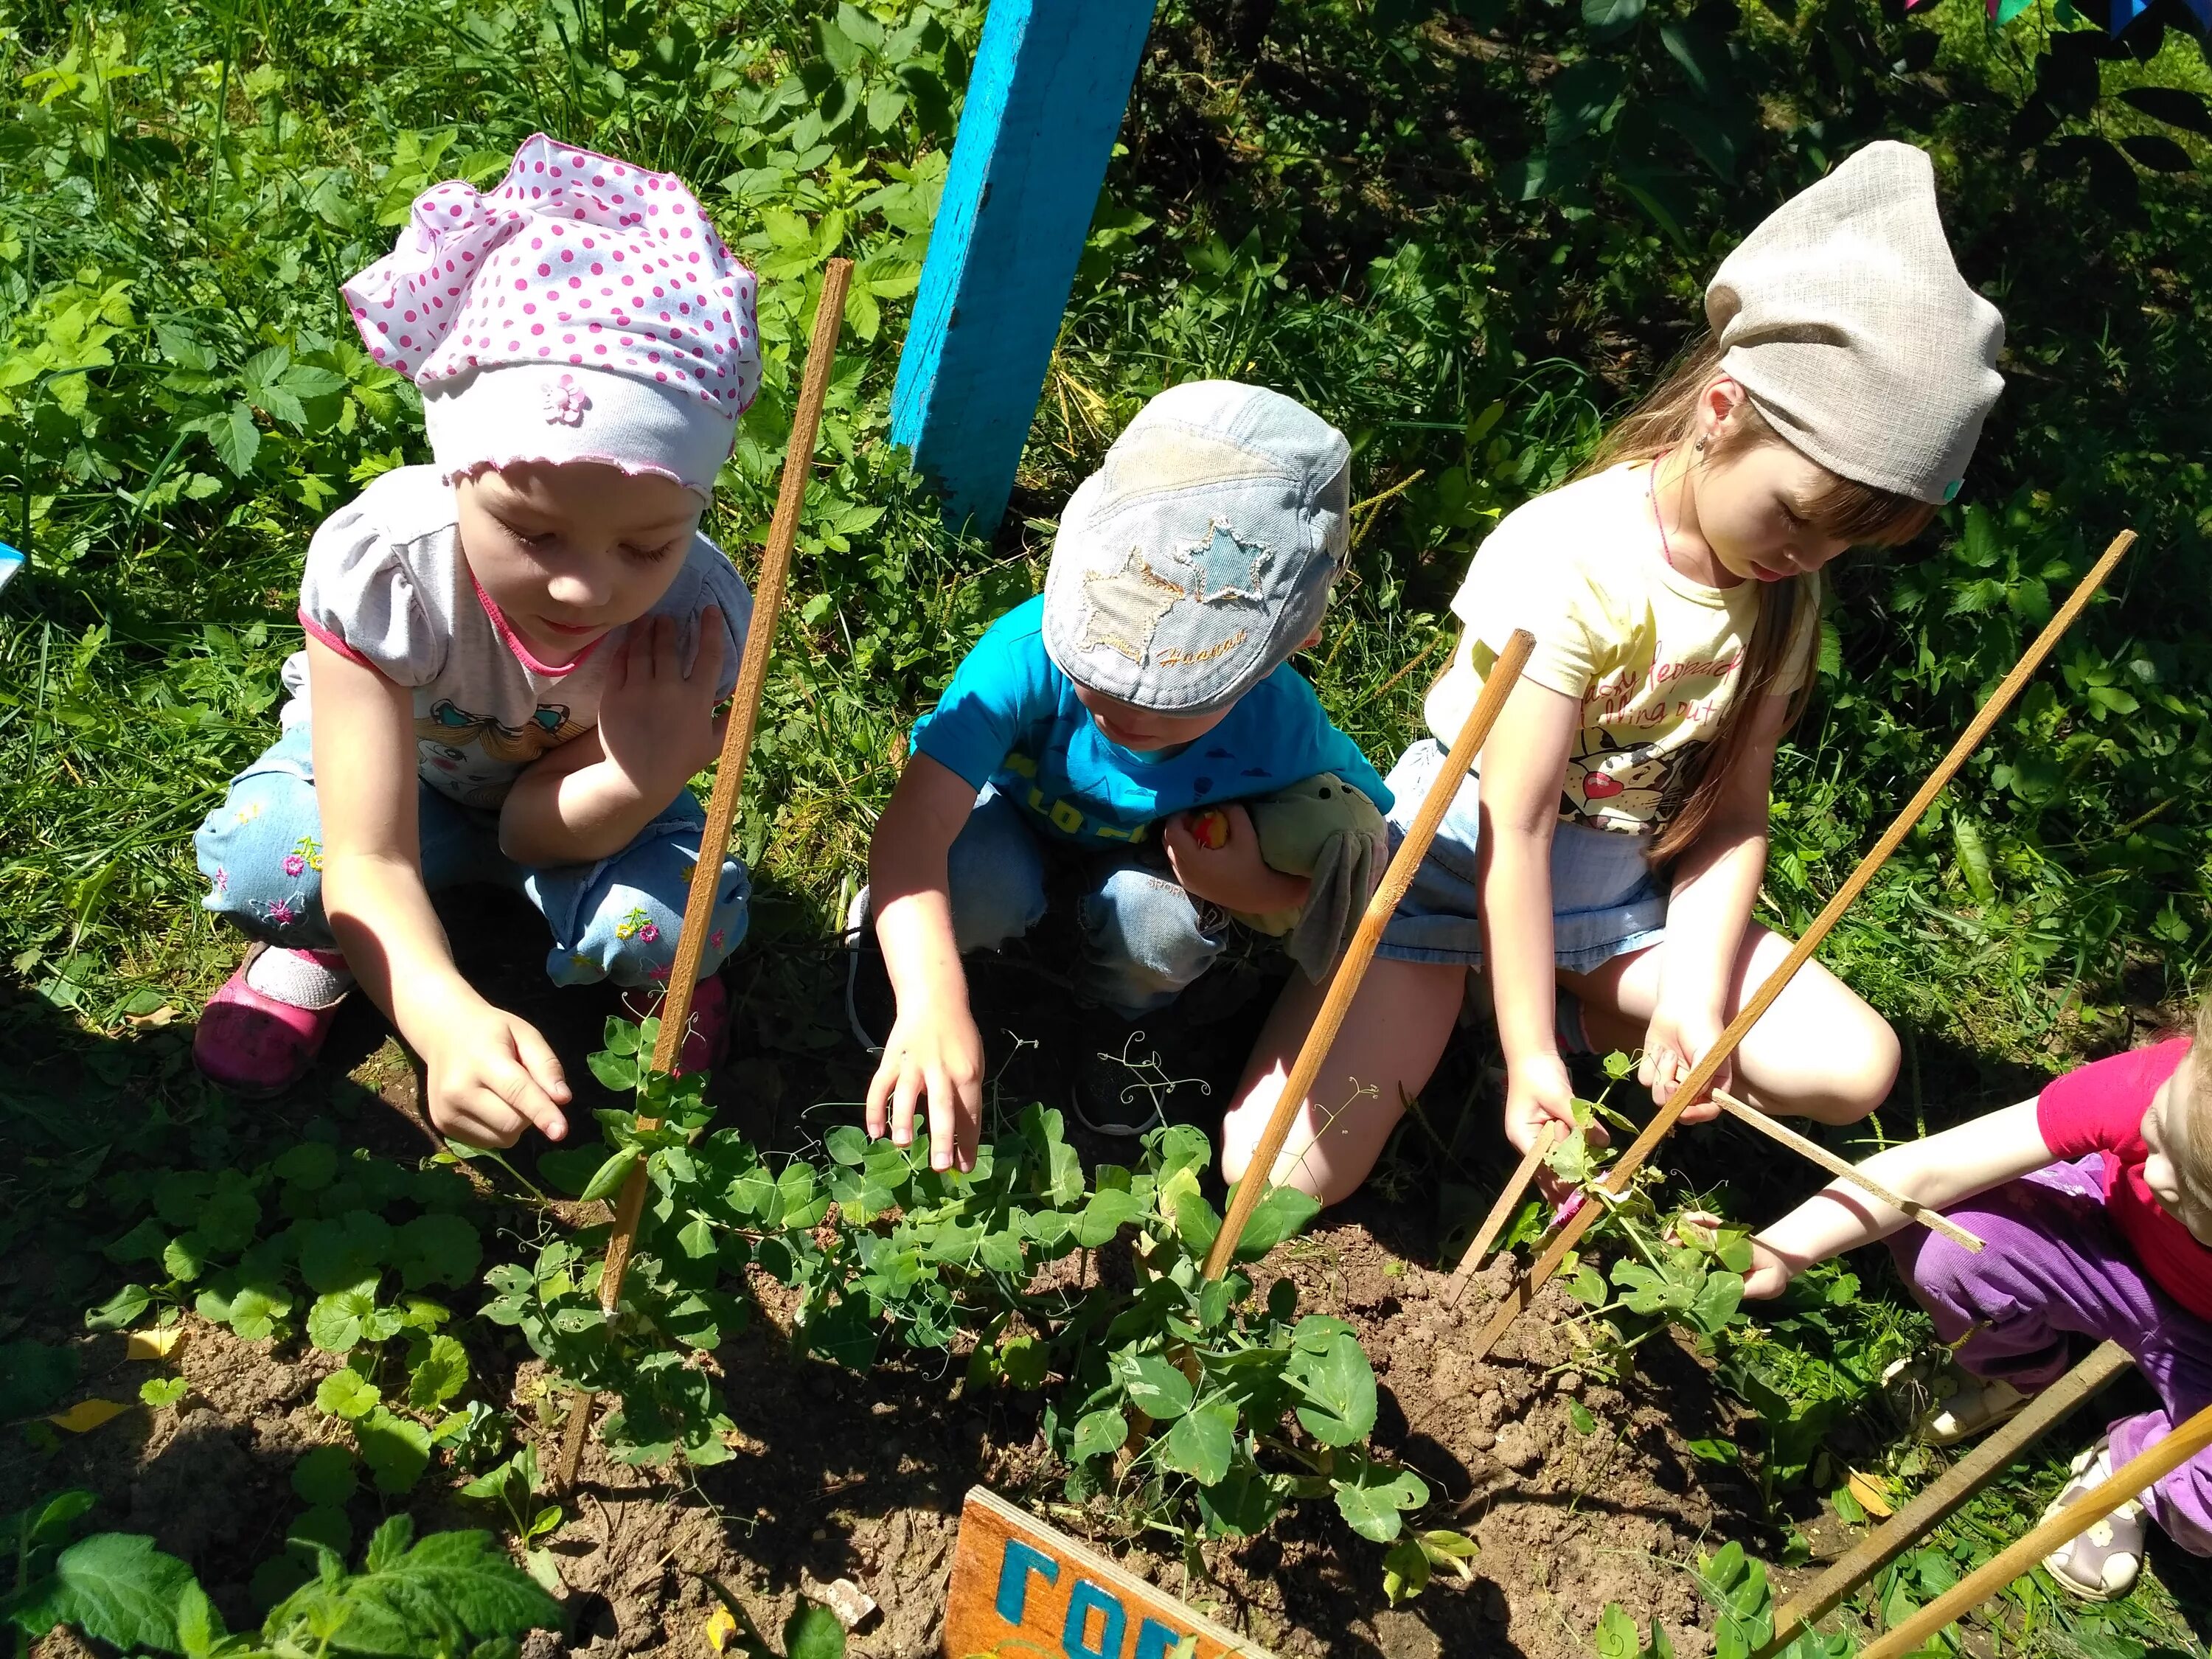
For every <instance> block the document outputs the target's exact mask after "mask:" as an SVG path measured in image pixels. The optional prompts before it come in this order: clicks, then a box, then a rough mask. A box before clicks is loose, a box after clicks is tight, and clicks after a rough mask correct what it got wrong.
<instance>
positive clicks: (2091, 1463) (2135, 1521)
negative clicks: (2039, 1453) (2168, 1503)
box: [2043, 1437, 2150, 1601]
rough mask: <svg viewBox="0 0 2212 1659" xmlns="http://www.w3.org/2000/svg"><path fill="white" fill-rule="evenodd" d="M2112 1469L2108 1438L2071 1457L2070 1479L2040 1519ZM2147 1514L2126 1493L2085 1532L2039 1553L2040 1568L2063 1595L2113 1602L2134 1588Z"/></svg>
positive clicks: (2099, 1482)
mask: <svg viewBox="0 0 2212 1659" xmlns="http://www.w3.org/2000/svg"><path fill="white" fill-rule="evenodd" d="M2111 1478H2112V1441H2111V1439H2110V1438H2109V1437H2107V1438H2105V1439H2102V1440H2100V1441H2098V1442H2097V1443H2096V1444H2095V1445H2093V1446H2092V1447H2090V1448H2089V1449H2088V1450H2087V1451H2085V1452H2083V1453H2082V1454H2081V1455H2080V1456H2079V1457H2077V1458H2075V1460H2074V1478H2073V1479H2072V1480H2069V1481H2068V1482H2067V1483H2066V1485H2065V1486H2063V1488H2062V1489H2061V1490H2060V1492H2059V1493H2058V1496H2057V1497H2056V1498H2053V1499H2051V1506H2050V1507H2049V1508H2048V1509H2046V1510H2044V1511H2043V1518H2044V1519H2045V1520H2046V1521H2048V1520H2049V1519H2051V1516H2054V1515H2056V1514H2057V1513H2058V1511H2059V1510H2063V1509H2064V1508H2065V1507H2066V1506H2067V1505H2068V1504H2071V1503H2075V1502H2076V1501H2077V1500H2079V1499H2080V1498H2082V1497H2084V1496H2086V1495H2087V1492H2089V1489H2090V1488H2091V1487H2093V1486H2100V1485H2102V1484H2103V1483H2104V1482H2105V1481H2106V1480H2110V1479H2111ZM2149 1519H2150V1517H2149V1516H2148V1514H2147V1513H2146V1512H2145V1511H2144V1510H2143V1506H2142V1504H2139V1503H2137V1502H2136V1500H2135V1499H2133V1498H2130V1499H2129V1500H2128V1501H2127V1502H2126V1503H2124V1504H2121V1505H2120V1506H2119V1508H2118V1509H2116V1510H2113V1511H2112V1513H2111V1514H2110V1515H2108V1516H2106V1517H2105V1518H2104V1519H2103V1520H2101V1521H2100V1522H2096V1523H2095V1524H2094V1525H2093V1526H2091V1527H2090V1528H2089V1529H2088V1530H2087V1532H2085V1533H2083V1534H2081V1535H2080V1536H2079V1537H2077V1538H2075V1539H2072V1540H2070V1541H2068V1542H2066V1543H2063V1544H2061V1545H2060V1546H2059V1547H2057V1549H2055V1550H2053V1551H2051V1553H2050V1554H2048V1555H2046V1556H2045V1557H2044V1558H2043V1567H2044V1571H2046V1572H2048V1573H2049V1574H2050V1575H2051V1577H2053V1578H2054V1579H2056V1580H2057V1582H2058V1587H2059V1589H2063V1590H2064V1591H2065V1592H2066V1593H2067V1594H2068V1595H2072V1596H2075V1597H2077V1598H2079V1599H2080V1600H2081V1601H2118V1599H2119V1598H2120V1597H2121V1596H2123V1595H2126V1594H2127V1593H2128V1592H2129V1591H2130V1590H2131V1589H2134V1588H2135V1587H2136V1577H2138V1576H2139V1575H2140V1574H2141V1573H2142V1558H2143V1543H2144V1541H2145V1539H2146V1537H2147V1536H2148V1532H2149Z"/></svg>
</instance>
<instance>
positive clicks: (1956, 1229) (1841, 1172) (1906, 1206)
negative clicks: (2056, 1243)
mask: <svg viewBox="0 0 2212 1659" xmlns="http://www.w3.org/2000/svg"><path fill="white" fill-rule="evenodd" d="M1713 1099H1714V1101H1715V1102H1716V1103H1718V1105H1719V1106H1720V1109H1721V1110H1723V1111H1724V1112H1726V1113H1727V1114H1728V1115H1729V1116H1730V1117H1732V1118H1734V1119H1735V1120H1736V1121H1738V1122H1739V1123H1748V1124H1749V1125H1750V1126H1751V1127H1753V1128H1754V1129H1756V1130H1758V1131H1759V1133H1761V1134H1763V1135H1766V1136H1769V1137H1771V1138H1772V1139H1776V1140H1778V1141H1780V1142H1781V1143H1782V1144H1783V1145H1784V1146H1787V1147H1788V1148H1789V1149H1790V1151H1791V1152H1795V1153H1796V1154H1797V1155H1798V1156H1799V1157H1800V1158H1806V1159H1808V1160H1810V1161H1811V1162H1813V1163H1814V1164H1819V1165H1820V1167H1821V1168H1822V1169H1824V1170H1826V1171H1827V1172H1828V1173H1829V1174H1830V1175H1832V1176H1836V1177H1838V1179H1840V1180H1844V1181H1848V1182H1850V1183H1851V1185H1852V1186H1854V1187H1856V1188H1858V1189H1859V1190H1860V1191H1861V1192H1863V1193H1864V1194H1867V1195H1868V1196H1869V1197H1870V1198H1876V1199H1880V1200H1881V1201H1882V1202H1883V1203H1884V1204H1887V1205H1888V1206H1889V1207H1890V1208H1891V1209H1893V1210H1897V1211H1899V1212H1903V1213H1904V1214H1905V1215H1908V1216H1910V1217H1911V1218H1912V1219H1913V1220H1915V1221H1917V1222H1918V1223H1919V1224H1920V1225H1922V1226H1923V1227H1925V1228H1927V1229H1928V1230H1929V1231H1931V1232H1938V1233H1941V1234H1942V1235H1943V1237H1946V1238H1948V1239H1949V1240H1950V1241H1951V1242H1952V1243H1954V1244H1956V1245H1958V1246H1960V1248H1961V1249H1968V1250H1972V1251H1974V1252H1976V1253H1977V1254H1978V1253H1979V1252H1980V1250H1981V1248H1982V1241H1981V1240H1980V1239H1978V1238H1976V1237H1974V1236H1973V1234H1972V1233H1970V1232H1968V1231H1966V1229H1965V1228H1964V1227H1961V1226H1960V1225H1959V1224H1958V1223H1957V1222H1955V1221H1949V1220H1946V1219H1945V1218H1943V1217H1942V1216H1941V1215H1938V1214H1937V1213H1936V1212H1935V1211H1933V1210H1931V1209H1929V1207H1928V1206H1926V1205H1925V1204H1923V1203H1922V1202H1921V1201H1920V1200H1918V1199H1917V1198H1907V1197H1905V1195H1904V1194H1902V1193H1893V1192H1892V1191H1890V1189H1889V1188H1887V1187H1885V1186H1883V1185H1882V1184H1881V1182H1879V1181H1876V1180H1875V1178H1874V1177H1873V1176H1869V1175H1863V1174H1861V1173H1860V1171H1859V1169H1858V1166H1857V1165H1856V1164H1850V1163H1849V1162H1847V1161H1845V1160H1844V1159H1843V1158H1838V1157H1837V1156H1836V1155H1835V1154H1834V1153H1833V1152H1830V1151H1829V1150H1828V1149H1827V1148H1826V1146H1822V1145H1821V1144H1820V1142H1819V1141H1817V1140H1808V1139H1806V1138H1805V1137H1804V1136H1803V1135H1801V1134H1799V1133H1797V1132H1796V1130H1795V1129H1793V1128H1791V1127H1790V1126H1789V1125H1788V1124H1786V1123H1777V1122H1776V1121H1774V1120H1773V1119H1772V1118H1771V1117H1769V1116H1767V1115H1766V1114H1765V1113H1764V1112H1762V1111H1760V1110H1759V1108H1758V1107H1756V1106H1753V1105H1749V1104H1747V1103H1745V1102H1743V1101H1741V1100H1738V1099H1737V1098H1736V1097H1735V1096H1734V1095H1732V1094H1730V1093H1729V1091H1727V1090H1725V1089H1716V1090H1714V1091H1713Z"/></svg>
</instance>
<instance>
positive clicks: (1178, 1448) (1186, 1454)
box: [1159, 1400, 1237, 1486]
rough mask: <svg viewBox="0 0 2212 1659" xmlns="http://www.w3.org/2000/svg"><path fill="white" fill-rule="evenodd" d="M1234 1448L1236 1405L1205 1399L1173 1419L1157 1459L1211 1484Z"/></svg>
mask: <svg viewBox="0 0 2212 1659" xmlns="http://www.w3.org/2000/svg"><path fill="white" fill-rule="evenodd" d="M1236 1450H1237V1407H1234V1406H1233V1405H1231V1404H1230V1403H1229V1402H1228V1401H1225V1400H1209V1401H1206V1402H1204V1403H1203V1404H1201V1405H1199V1406H1195V1407H1192V1408H1191V1409H1190V1410H1189V1411H1187V1412H1185V1413H1183V1414H1182V1416H1181V1417H1180V1418H1178V1419H1176V1425H1175V1426H1174V1427H1173V1428H1172V1429H1170V1430H1169V1431H1168V1435H1167V1438H1166V1440H1165V1441H1164V1442H1163V1443H1161V1446H1160V1454H1159V1461H1160V1462H1162V1463H1163V1464H1164V1465H1165V1466H1166V1467H1167V1468H1171V1469H1177V1470H1180V1471H1181V1472H1182V1473H1183V1474H1188V1475H1189V1476H1191V1477H1192V1478H1193V1479H1194V1480H1197V1482H1198V1483H1199V1484H1200V1486H1213V1485H1214V1484H1216V1483H1217V1482H1218V1481H1219V1480H1221V1478H1222V1477H1223V1476H1224V1475H1225V1474H1228V1473H1229V1463H1230V1460H1231V1457H1232V1456H1234V1455H1235V1454H1236Z"/></svg>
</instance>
